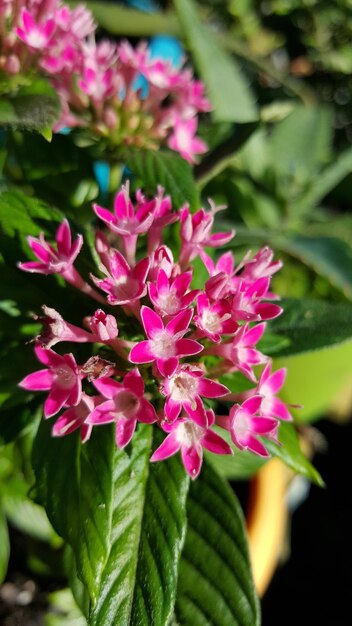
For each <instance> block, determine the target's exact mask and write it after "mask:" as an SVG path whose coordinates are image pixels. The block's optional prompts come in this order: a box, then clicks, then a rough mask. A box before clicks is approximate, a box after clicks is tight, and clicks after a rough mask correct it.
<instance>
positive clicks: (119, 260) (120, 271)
mask: <svg viewBox="0 0 352 626" xmlns="http://www.w3.org/2000/svg"><path fill="white" fill-rule="evenodd" d="M110 269H111V274H112V276H113V277H114V278H121V276H129V274H130V272H131V269H130V266H129V265H128V263H127V261H126V259H125V257H124V256H123V255H122V254H121V252H119V251H118V250H114V252H113V254H112V256H111V257H110Z"/></svg>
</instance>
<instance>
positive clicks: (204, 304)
mask: <svg viewBox="0 0 352 626" xmlns="http://www.w3.org/2000/svg"><path fill="white" fill-rule="evenodd" d="M209 307H210V303H209V298H208V297H207V296H206V295H205V293H201V294H200V295H199V296H198V298H197V311H198V314H199V315H202V313H203V312H204V311H206V310H207V309H209Z"/></svg>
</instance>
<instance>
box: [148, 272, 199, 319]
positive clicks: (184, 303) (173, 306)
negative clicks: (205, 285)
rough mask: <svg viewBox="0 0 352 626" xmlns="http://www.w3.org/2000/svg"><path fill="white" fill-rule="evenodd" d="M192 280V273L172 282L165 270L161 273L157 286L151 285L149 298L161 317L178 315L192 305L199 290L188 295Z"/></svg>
mask: <svg viewBox="0 0 352 626" xmlns="http://www.w3.org/2000/svg"><path fill="white" fill-rule="evenodd" d="M191 280H192V272H184V273H183V274H180V275H179V276H177V277H176V278H174V279H173V280H170V279H169V278H168V276H167V274H166V273H165V272H164V270H163V269H161V270H160V271H159V273H158V277H157V280H156V284H154V283H149V297H150V299H151V301H152V303H153V304H154V306H155V309H156V310H157V312H158V313H159V314H160V315H162V316H164V315H176V313H179V312H180V311H183V310H184V309H186V308H187V307H189V306H190V304H192V302H193V300H194V299H195V297H196V296H197V294H198V293H199V290H198V289H193V290H192V291H189V292H188V293H187V291H188V289H189V286H190V284H191Z"/></svg>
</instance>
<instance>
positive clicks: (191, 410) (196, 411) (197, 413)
mask: <svg viewBox="0 0 352 626" xmlns="http://www.w3.org/2000/svg"><path fill="white" fill-rule="evenodd" d="M183 406H184V408H185V409H186V411H187V413H188V415H189V416H190V418H191V419H192V420H193V421H194V422H196V424H198V425H199V426H202V427H206V426H207V425H208V420H207V414H206V412H205V408H204V405H203V402H202V401H201V399H200V397H199V396H196V398H195V406H194V405H193V404H191V403H190V402H184V403H183Z"/></svg>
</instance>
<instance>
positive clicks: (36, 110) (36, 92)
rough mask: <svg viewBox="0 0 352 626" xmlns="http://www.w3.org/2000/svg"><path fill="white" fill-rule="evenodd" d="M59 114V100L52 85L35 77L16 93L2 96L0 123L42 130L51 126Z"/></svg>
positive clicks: (13, 126)
mask: <svg viewBox="0 0 352 626" xmlns="http://www.w3.org/2000/svg"><path fill="white" fill-rule="evenodd" d="M59 114H60V102H59V99H58V96H57V93H56V91H55V89H54V88H53V87H51V86H50V85H49V83H47V82H46V81H45V80H42V79H37V80H36V81H35V82H33V83H32V84H31V85H28V86H23V87H20V88H19V89H18V90H17V91H16V93H14V94H7V96H2V98H1V102H0V125H1V126H9V127H12V128H22V129H25V130H39V131H42V132H43V131H44V132H45V129H48V127H51V126H53V124H54V123H55V122H56V120H57V119H58V117H59Z"/></svg>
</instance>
